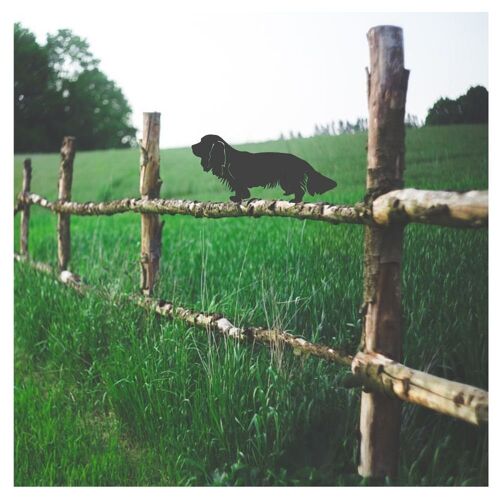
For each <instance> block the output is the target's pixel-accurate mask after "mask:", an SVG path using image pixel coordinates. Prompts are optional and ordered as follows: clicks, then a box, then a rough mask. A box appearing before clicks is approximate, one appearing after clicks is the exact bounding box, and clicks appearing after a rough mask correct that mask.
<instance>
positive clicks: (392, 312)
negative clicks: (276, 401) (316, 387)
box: [358, 26, 409, 478]
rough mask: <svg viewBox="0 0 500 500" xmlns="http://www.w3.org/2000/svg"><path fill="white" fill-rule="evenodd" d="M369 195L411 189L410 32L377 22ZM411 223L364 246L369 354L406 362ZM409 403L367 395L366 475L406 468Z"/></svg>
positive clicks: (368, 232)
mask: <svg viewBox="0 0 500 500" xmlns="http://www.w3.org/2000/svg"><path fill="white" fill-rule="evenodd" d="M368 42H369V47H370V71H369V73H368V112H369V121H368V172H367V199H368V200H373V199H375V198H376V197H377V196H379V195H381V194H383V193H386V192H388V191H391V190H393V189H398V188H401V187H402V186H403V170H404V136H405V129H404V117H405V101H406V89H407V85H408V76H409V72H408V71H407V70H406V69H405V68H404V51H403V31H402V29H401V28H398V27H395V26H377V27H374V28H371V29H370V31H369V32H368ZM402 248H403V226H402V225H393V226H389V227H388V228H383V229H382V228H377V227H370V226H367V228H366V229H365V251H364V292H363V295H364V307H363V311H364V320H363V338H362V346H363V350H364V351H365V352H377V353H381V354H383V355H385V356H387V357H389V358H391V359H393V360H395V361H399V360H400V359H401V354H402V353H401V349H402V339H401V337H402V335H401V254H402ZM400 426H401V401H399V400H396V399H391V398H389V397H388V396H386V395H383V394H379V393H374V392H365V391H364V392H363V393H362V396H361V418H360V434H361V436H360V463H359V467H358V472H359V474H360V475H361V476H363V477H374V478H381V477H385V476H388V477H395V476H396V475H397V472H398V460H399V434H400Z"/></svg>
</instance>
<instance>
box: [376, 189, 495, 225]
mask: <svg viewBox="0 0 500 500" xmlns="http://www.w3.org/2000/svg"><path fill="white" fill-rule="evenodd" d="M373 220H374V222H375V223H377V224H379V225H384V226H386V225H390V224H393V223H396V224H398V223H402V224H404V223H407V222H421V223H424V224H439V225H442V226H455V227H485V226H487V225H488V191H468V192H466V193H457V192H455V191H425V190H419V189H400V190H396V191H391V192H389V193H387V194H383V195H382V196H379V197H378V198H376V199H375V200H374V201H373Z"/></svg>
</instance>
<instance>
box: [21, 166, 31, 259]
mask: <svg viewBox="0 0 500 500" xmlns="http://www.w3.org/2000/svg"><path fill="white" fill-rule="evenodd" d="M30 189H31V159H30V158H26V159H25V160H24V168H23V189H22V194H23V195H26V194H27V193H29V191H30ZM29 225H30V206H29V204H25V205H24V206H23V208H22V211H21V242H20V243H21V244H20V251H21V255H28V239H29Z"/></svg>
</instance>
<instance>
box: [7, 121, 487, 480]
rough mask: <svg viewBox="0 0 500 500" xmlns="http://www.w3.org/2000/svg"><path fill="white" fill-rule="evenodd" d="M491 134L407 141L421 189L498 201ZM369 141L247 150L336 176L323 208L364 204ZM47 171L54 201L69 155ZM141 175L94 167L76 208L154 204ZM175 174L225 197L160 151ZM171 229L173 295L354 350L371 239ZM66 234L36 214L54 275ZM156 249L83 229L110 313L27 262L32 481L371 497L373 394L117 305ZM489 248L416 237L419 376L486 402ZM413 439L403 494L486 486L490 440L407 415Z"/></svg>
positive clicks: (133, 220) (18, 359) (115, 156)
mask: <svg viewBox="0 0 500 500" xmlns="http://www.w3.org/2000/svg"><path fill="white" fill-rule="evenodd" d="M487 136H488V131H487V128H485V127H483V126H453V127H452V126H450V127H433V128H424V129H420V130H410V131H408V134H407V155H406V158H407V170H406V173H405V178H406V185H407V186H409V187H410V186H411V187H418V188H429V189H456V190H465V189H475V188H477V189H486V188H487V185H488V178H487V172H488V166H487ZM365 144H366V135H364V134H359V135H352V136H351V135H344V136H339V137H317V138H311V139H296V140H292V141H276V142H269V143H262V144H251V145H247V146H246V148H247V149H248V150H251V151H265V150H269V151H290V152H292V153H294V154H297V155H299V156H301V157H303V158H305V159H307V160H308V161H310V162H311V164H312V165H314V166H315V167H316V168H317V169H318V170H320V171H321V172H323V173H326V174H330V175H331V176H332V177H333V178H334V179H336V180H337V182H338V188H337V189H336V190H334V191H332V192H329V193H326V194H325V195H324V196H323V197H316V198H311V197H308V198H306V200H311V199H318V200H319V199H322V200H325V201H330V202H335V203H353V202H355V201H359V200H360V199H361V198H362V197H363V194H364V183H365V171H366V170H365V169H366V165H365V164H366V159H365V157H366V152H365ZM22 160H23V158H22V157H16V158H15V186H14V188H15V191H16V192H17V191H19V187H20V175H21V165H22ZM32 160H33V182H32V191H34V192H37V193H39V194H42V195H45V196H48V197H49V198H54V197H55V195H56V184H57V170H58V161H59V160H58V156H57V155H55V154H54V155H32ZM138 162H139V159H138V152H137V151H135V150H133V151H131V150H128V151H123V150H120V151H97V152H87V153H78V154H77V157H76V161H75V174H74V181H73V186H74V187H73V199H75V200H78V201H87V200H107V199H114V198H121V197H125V196H127V197H128V196H134V197H135V196H137V193H138V184H139V169H138ZM161 169H162V173H161V176H162V178H163V180H164V184H163V188H162V196H163V197H175V198H189V199H197V200H227V199H228V196H229V192H228V191H227V190H226V189H225V188H224V187H223V186H222V185H220V183H219V182H218V181H217V179H215V177H213V176H212V175H207V174H205V173H203V171H202V169H201V167H200V166H199V161H198V159H197V158H195V157H194V156H193V155H192V154H191V152H190V151H189V150H188V149H174V150H165V151H162V166H161ZM252 196H255V197H265V198H272V197H281V196H282V194H281V192H280V191H279V190H264V189H255V190H253V191H252ZM163 219H164V220H165V228H164V233H163V255H162V268H161V281H160V283H159V287H158V295H159V296H161V297H163V298H168V299H173V300H175V301H177V302H179V303H182V304H183V305H186V306H189V307H193V308H197V309H203V310H206V311H218V312H222V313H224V314H225V315H226V316H227V317H229V318H231V319H233V320H234V322H235V323H236V324H241V325H250V324H251V325H256V326H258V325H261V326H277V327H281V328H286V329H288V330H290V331H293V332H295V333H298V334H303V335H304V336H305V337H306V338H308V339H312V340H314V341H321V342H325V343H328V344H331V345H339V344H342V345H346V346H348V348H350V349H352V350H354V349H355V347H356V345H357V343H358V341H359V337H360V323H359V315H358V308H359V306H360V304H361V301H362V273H363V270H362V257H363V255H362V252H363V243H362V236H363V230H362V228H360V227H354V226H349V225H340V226H330V225H327V224H324V223H320V222H313V221H308V222H301V221H297V220H291V219H272V218H267V219H266V218H262V219H258V220H257V219H251V218H240V219H222V220H217V221H216V220H208V219H194V218H190V217H180V216H176V217H169V216H165V217H164V218H163ZM55 220H56V219H55V217H54V216H53V215H52V214H50V213H46V212H45V211H43V210H41V209H39V208H37V207H34V208H33V209H32V218H31V227H30V231H31V232H30V252H31V254H32V256H33V258H35V259H36V260H41V261H46V262H50V263H52V264H55V262H56V232H55ZM16 226H17V225H16ZM139 238H140V218H139V216H137V215H136V214H125V215H117V216H114V217H112V218H107V217H102V218H97V217H90V218H85V217H73V218H72V261H71V266H72V269H74V270H75V271H76V272H78V273H81V274H82V275H84V276H85V277H86V279H88V281H89V282H90V283H92V284H95V285H97V286H99V287H101V288H102V289H103V290H104V291H105V292H106V293H107V294H108V295H109V301H103V300H101V299H99V298H97V297H95V296H92V295H89V296H86V297H83V298H82V297H80V296H78V295H77V294H76V293H75V292H74V291H72V290H70V289H66V288H64V287H60V286H57V285H55V284H54V281H53V280H52V279H50V278H47V277H44V276H41V275H39V274H37V273H36V272H34V271H32V270H30V269H28V268H26V267H24V266H21V265H16V267H15V393H14V396H15V397H14V401H15V484H17V485H265V484H268V485H357V484H365V483H364V482H363V481H362V480H361V479H360V478H359V476H357V474H356V455H357V425H358V417H359V392H358V391H356V390H347V389H344V388H342V386H341V384H340V381H341V379H342V377H343V376H344V375H345V373H346V370H345V369H343V368H339V367H337V366H332V365H328V364H327V363H324V362H322V361H319V360H315V359H312V358H307V359H304V358H302V357H295V356H293V354H292V353H290V352H288V351H284V352H283V351H281V350H279V349H273V350H268V349H267V348H265V347H259V346H257V345H255V346H248V345H238V344H235V343H233V342H230V341H225V340H222V339H220V338H214V337H212V336H211V335H207V334H206V333H205V332H203V331H201V330H197V329H191V328H186V326H185V325H184V324H182V323H180V322H176V321H173V322H169V321H166V320H162V319H158V318H155V317H151V315H148V314H147V313H145V312H143V311H139V310H137V309H135V308H133V307H132V306H130V305H129V304H126V303H122V301H121V300H120V298H119V294H118V293H117V292H121V291H136V290H137V287H138V283H139V264H138V254H139V249H140V241H139ZM17 239H18V233H17V228H16V246H17ZM487 243H488V234H487V231H486V230H454V229H446V228H438V227H430V226H427V227H424V226H417V225H414V226H409V227H408V228H407V229H406V234H405V251H404V275H403V306H404V318H405V337H404V362H405V364H408V365H409V366H412V367H415V368H418V369H423V370H428V371H430V372H431V373H434V374H437V375H440V376H444V377H447V378H451V379H453V380H457V381H461V382H466V383H469V384H472V385H477V386H479V387H483V388H487V386H488V365H487V362H488V357H487V352H488V351H487V349H488V337H487V312H488V311H487V283H488V276H487V262H488V254H487V248H488V245H487ZM401 438H402V447H401V460H400V464H401V470H400V478H399V480H398V484H402V485H484V484H487V482H488V463H487V453H488V448H487V430H486V429H477V428H474V427H472V426H469V425H467V424H465V423H462V422H459V421H456V420H454V419H451V418H449V417H445V416H441V415H438V414H436V413H433V412H431V411H428V410H425V409H422V408H419V407H416V406H411V405H405V406H404V410H403V427H402V435H401Z"/></svg>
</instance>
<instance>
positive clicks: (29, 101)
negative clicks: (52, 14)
mask: <svg viewBox="0 0 500 500" xmlns="http://www.w3.org/2000/svg"><path fill="white" fill-rule="evenodd" d="M50 79H51V69H50V66H49V56H48V51H47V49H46V47H42V46H40V45H39V44H38V43H37V41H36V38H35V36H34V35H33V34H32V33H31V32H30V31H28V30H27V29H25V28H23V27H22V26H21V25H20V24H19V23H16V24H15V26H14V123H15V133H14V149H15V151H30V150H31V151H44V150H45V147H46V144H47V142H48V137H47V129H46V128H44V127H43V123H44V122H45V121H46V119H47V115H48V107H47V105H48V103H47V102H46V96H47V93H48V88H49V81H50Z"/></svg>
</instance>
